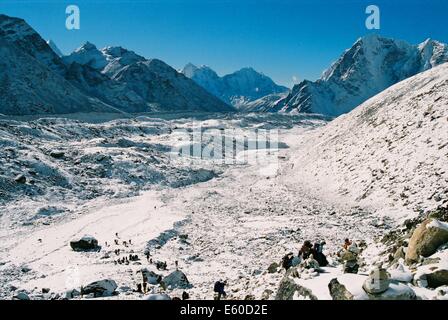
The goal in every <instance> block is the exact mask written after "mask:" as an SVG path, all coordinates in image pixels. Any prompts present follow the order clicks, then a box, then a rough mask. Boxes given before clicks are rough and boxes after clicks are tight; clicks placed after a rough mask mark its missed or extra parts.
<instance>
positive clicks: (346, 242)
mask: <svg viewBox="0 0 448 320" xmlns="http://www.w3.org/2000/svg"><path fill="white" fill-rule="evenodd" d="M351 244H352V242H351V241H350V239H348V238H347V239H345V240H344V245H343V246H342V247H343V248H344V249H345V250H348V247H350V245H351Z"/></svg>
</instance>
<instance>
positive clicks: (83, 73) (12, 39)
mask: <svg viewBox="0 0 448 320" xmlns="http://www.w3.org/2000/svg"><path fill="white" fill-rule="evenodd" d="M0 41H1V47H2V51H3V53H4V57H3V56H2V61H1V66H0V68H1V69H2V70H6V71H5V72H2V74H0V83H1V86H2V89H3V90H2V92H1V93H0V94H1V95H2V96H3V97H4V98H5V100H4V102H3V103H2V105H1V106H0V113H4V114H12V115H26V114H35V113H71V112H80V111H82V112H86V111H103V112H108V111H109V112H119V111H124V112H150V111H177V110H183V111H185V110H191V111H193V110H199V111H233V110H234V109H233V108H232V107H231V106H229V105H227V104H225V103H224V102H222V101H221V100H219V99H217V98H216V97H215V96H213V95H212V94H210V93H208V92H207V91H206V90H205V89H203V88H201V87H200V86H199V85H197V84H196V83H195V82H194V81H193V80H191V79H188V78H187V77H185V76H184V75H182V74H179V73H178V72H177V71H175V70H174V69H173V68H171V67H170V66H168V65H167V64H165V63H163V62H161V61H159V62H157V63H155V62H153V60H146V59H144V58H143V57H140V56H138V55H137V54H135V53H133V52H131V51H128V50H125V49H123V48H120V47H107V48H105V49H103V50H102V51H99V50H97V49H96V47H95V46H94V45H92V44H90V43H87V44H86V45H84V46H83V47H81V48H80V49H78V50H76V51H75V52H74V53H73V54H72V55H70V56H69V57H64V61H65V62H64V61H63V60H62V59H61V58H60V57H59V55H58V54H57V53H56V52H55V50H53V49H52V48H51V47H50V45H49V44H51V43H47V42H46V41H45V40H43V39H42V37H41V36H40V35H39V34H38V33H37V32H36V31H35V30H33V29H32V28H31V27H30V26H29V25H28V24H27V23H26V22H25V21H24V20H22V19H19V18H12V17H9V16H6V15H0ZM18 61H20V64H18V63H17V62H18ZM140 67H141V69H140V70H139V68H140ZM131 68H132V69H131ZM129 70H133V71H132V72H133V73H132V74H131V73H129ZM143 73H146V74H143ZM118 74H120V76H118ZM124 75H126V76H124ZM134 77H135V78H136V79H137V80H136V81H139V83H132V81H133V78H134ZM127 81H130V82H129V83H128V82H127ZM134 88H135V89H136V90H137V91H138V93H137V92H136V91H135V90H133V89H134Z"/></svg>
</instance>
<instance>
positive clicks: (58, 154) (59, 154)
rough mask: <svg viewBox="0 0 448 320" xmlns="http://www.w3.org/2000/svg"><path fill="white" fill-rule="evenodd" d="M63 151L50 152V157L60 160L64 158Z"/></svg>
mask: <svg viewBox="0 0 448 320" xmlns="http://www.w3.org/2000/svg"><path fill="white" fill-rule="evenodd" d="M64 155H65V154H64V151H60V150H53V151H51V152H50V156H51V157H53V158H55V159H61V158H63V157H64Z"/></svg>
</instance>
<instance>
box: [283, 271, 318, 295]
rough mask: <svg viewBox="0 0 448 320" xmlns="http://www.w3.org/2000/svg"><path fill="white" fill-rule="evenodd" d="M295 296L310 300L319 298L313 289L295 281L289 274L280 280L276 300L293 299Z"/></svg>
mask: <svg viewBox="0 0 448 320" xmlns="http://www.w3.org/2000/svg"><path fill="white" fill-rule="evenodd" d="M295 297H304V298H306V299H309V300H317V297H316V296H315V295H314V294H313V293H312V292H311V290H309V289H307V288H304V287H302V286H301V285H299V284H297V283H295V282H294V280H293V279H291V278H290V277H289V276H285V277H283V279H282V281H281V282H280V285H279V288H278V290H277V294H276V295H275V300H293V299H294V298H295Z"/></svg>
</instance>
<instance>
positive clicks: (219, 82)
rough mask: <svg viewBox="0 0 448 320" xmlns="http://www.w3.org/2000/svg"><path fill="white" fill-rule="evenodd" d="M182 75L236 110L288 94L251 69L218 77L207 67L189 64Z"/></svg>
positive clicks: (270, 80) (284, 88)
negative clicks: (264, 99)
mask: <svg viewBox="0 0 448 320" xmlns="http://www.w3.org/2000/svg"><path fill="white" fill-rule="evenodd" d="M182 73H183V74H184V75H186V76H187V77H189V78H191V79H193V80H194V81H195V82H196V83H198V84H199V85H200V86H202V87H204V88H205V89H207V91H209V92H210V93H212V94H214V95H215V96H216V97H218V98H220V99H221V100H223V101H225V102H227V103H229V104H231V105H233V106H234V107H236V108H238V109H244V108H245V106H246V105H247V104H248V103H250V102H252V101H254V100H257V99H259V98H262V97H264V96H267V95H270V94H280V93H284V92H288V88H286V87H283V86H279V85H277V84H275V83H274V81H272V79H271V78H269V77H267V76H266V75H264V74H262V73H259V72H257V71H255V70H254V69H252V68H243V69H241V70H238V71H236V72H234V73H231V74H228V75H225V76H223V77H220V76H218V74H217V73H216V72H215V71H213V70H212V69H211V68H209V67H207V66H201V67H196V66H195V65H193V64H191V63H189V64H187V65H186V66H185V67H184V68H183V70H182Z"/></svg>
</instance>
